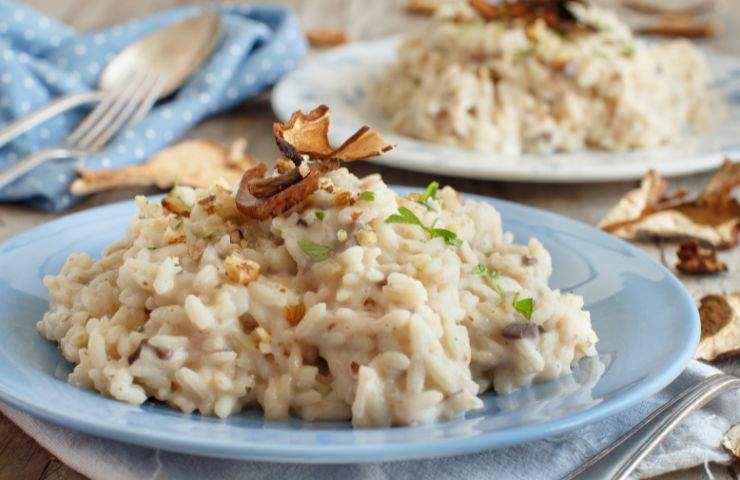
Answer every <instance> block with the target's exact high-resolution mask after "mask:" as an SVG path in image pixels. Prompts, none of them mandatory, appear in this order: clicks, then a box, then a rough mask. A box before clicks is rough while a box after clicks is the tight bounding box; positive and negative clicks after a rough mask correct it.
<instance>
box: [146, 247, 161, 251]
mask: <svg viewBox="0 0 740 480" xmlns="http://www.w3.org/2000/svg"><path fill="white" fill-rule="evenodd" d="M146 248H147V250H156V249H158V248H160V247H146Z"/></svg>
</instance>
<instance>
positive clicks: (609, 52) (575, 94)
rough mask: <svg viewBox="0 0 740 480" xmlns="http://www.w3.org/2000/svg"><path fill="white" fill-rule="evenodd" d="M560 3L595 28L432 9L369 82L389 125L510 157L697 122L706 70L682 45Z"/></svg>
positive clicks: (619, 141)
mask: <svg viewBox="0 0 740 480" xmlns="http://www.w3.org/2000/svg"><path fill="white" fill-rule="evenodd" d="M569 8H570V9H571V11H572V12H573V13H574V14H575V15H576V17H577V18H579V19H580V21H582V22H584V23H585V24H587V25H591V26H593V27H594V28H595V32H594V33H590V34H586V35H577V36H574V37H572V38H571V37H568V36H563V35H562V34H560V33H559V32H558V31H556V30H554V29H551V28H549V27H548V26H547V25H546V24H545V23H544V22H543V21H538V22H537V23H535V24H534V25H529V26H521V25H514V26H506V25H505V24H503V23H501V22H483V21H482V20H481V19H480V18H479V17H478V16H477V15H476V14H475V13H473V10H472V9H471V8H470V7H469V6H468V5H456V6H454V7H453V6H448V8H447V9H444V8H443V9H441V10H440V14H439V17H438V18H437V19H436V20H435V21H434V22H433V23H432V24H431V25H430V26H429V27H428V28H425V29H423V30H421V31H419V32H416V33H413V34H411V35H410V37H409V38H407V39H406V40H405V41H404V42H403V43H402V44H401V46H400V47H399V51H398V58H397V59H396V61H395V62H394V63H393V64H392V65H391V66H390V68H389V70H388V71H387V72H385V74H384V75H383V76H382V78H381V80H380V81H379V84H378V87H377V95H376V101H377V103H378V105H379V106H380V108H381V110H382V111H383V113H384V114H385V115H386V116H387V117H388V119H389V122H390V128H391V129H392V130H394V131H396V132H398V133H401V134H404V135H408V136H411V137H415V138H419V139H422V140H427V141H432V142H436V143H442V144H447V145H452V146H460V147H464V148H475V149H478V150H482V151H489V152H496V153H502V154H510V155H518V154H521V153H553V152H570V151H575V150H582V149H584V148H592V149H598V150H609V151H622V150H630V149H638V148H649V147H655V146H658V145H662V144H665V143H667V142H669V141H671V140H673V139H675V138H676V137H677V136H678V135H680V134H681V133H682V132H684V131H686V130H690V128H688V126H689V125H690V126H691V127H692V128H693V129H695V130H700V129H702V128H705V127H706V125H707V123H708V120H707V117H708V115H709V112H710V111H712V107H711V106H710V104H711V103H713V102H712V101H710V100H712V99H711V95H710V92H709V90H708V87H707V84H708V80H709V70H708V66H707V64H706V61H705V59H704V58H703V55H702V54H701V52H699V50H697V49H696V48H695V47H694V46H693V45H692V44H691V43H689V42H688V41H685V40H679V41H670V42H661V43H651V44H648V43H646V42H644V41H642V40H639V39H637V38H635V37H634V36H633V34H632V32H631V31H630V29H629V27H628V26H627V25H625V24H624V23H622V22H621V21H620V20H619V19H618V18H617V17H616V16H615V15H614V14H613V13H612V12H610V11H607V10H603V9H599V8H598V7H586V6H584V5H580V4H575V3H571V4H569ZM714 103H716V102H714ZM714 112H715V113H716V109H715V110H714Z"/></svg>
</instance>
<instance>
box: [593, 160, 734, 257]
mask: <svg viewBox="0 0 740 480" xmlns="http://www.w3.org/2000/svg"><path fill="white" fill-rule="evenodd" d="M738 184H740V163H732V162H730V161H725V163H724V164H723V165H722V168H721V169H720V171H719V172H718V173H717V175H715V177H714V178H713V179H712V181H711V182H710V183H709V185H708V186H707V188H706V189H705V191H704V192H703V193H702V194H700V195H699V196H698V197H697V198H695V199H693V200H687V199H685V197H686V194H685V192H683V191H678V192H676V193H675V194H673V195H669V196H664V194H663V192H664V191H665V190H666V188H667V183H666V182H665V180H663V179H662V178H661V177H660V175H659V174H657V173H656V172H654V171H650V172H648V173H647V174H646V175H645V177H644V178H643V180H642V184H641V185H640V188H638V189H636V190H633V191H631V192H628V193H627V194H626V195H625V196H624V197H623V198H622V200H620V201H619V203H618V204H617V205H616V206H615V207H614V208H613V209H612V210H611V211H610V212H609V213H608V214H607V215H606V217H604V219H603V220H602V221H601V222H600V223H599V227H600V228H602V229H603V230H605V231H607V232H611V233H613V234H614V235H617V236H619V237H622V238H625V239H628V240H634V239H638V238H650V237H652V238H666V239H668V238H672V239H673V238H684V239H685V238H689V239H695V240H698V241H700V242H702V243H705V244H709V245H713V246H714V247H716V248H720V249H722V248H730V247H732V246H734V245H736V244H737V241H738V234H739V233H740V204H739V203H738V201H737V200H735V198H733V196H732V190H733V189H734V188H735V187H736V186H737V185H738Z"/></svg>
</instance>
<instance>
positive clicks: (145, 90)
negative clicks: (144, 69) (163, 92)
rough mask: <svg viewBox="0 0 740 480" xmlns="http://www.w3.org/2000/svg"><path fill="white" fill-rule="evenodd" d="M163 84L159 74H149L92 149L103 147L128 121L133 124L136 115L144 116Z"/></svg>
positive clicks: (93, 144)
mask: <svg viewBox="0 0 740 480" xmlns="http://www.w3.org/2000/svg"><path fill="white" fill-rule="evenodd" d="M161 85H162V82H161V80H160V77H159V76H158V75H154V76H149V77H148V78H147V81H146V82H144V84H143V85H142V86H141V88H140V89H139V91H138V92H137V94H136V95H135V96H134V98H133V99H132V101H131V102H129V103H128V104H127V105H126V108H124V109H123V110H122V111H121V112H120V114H119V115H118V116H117V117H116V118H115V119H113V120H112V121H111V122H110V124H109V125H108V127H107V128H106V129H105V130H103V131H101V132H100V135H99V136H98V138H97V139H95V140H94V142H92V144H91V145H90V150H92V151H93V152H95V151H98V150H99V149H101V148H102V147H103V146H105V145H106V144H107V143H108V140H110V139H111V138H112V137H113V136H114V135H116V134H117V133H118V132H119V131H120V130H122V127H123V126H124V125H126V123H127V122H128V124H131V121H132V120H134V119H135V118H136V116H140V117H141V118H143V116H144V115H146V113H147V112H148V111H149V109H150V108H151V106H152V104H153V103H154V100H155V99H156V98H157V96H158V95H159V90H160V89H161Z"/></svg>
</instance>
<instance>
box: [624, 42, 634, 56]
mask: <svg viewBox="0 0 740 480" xmlns="http://www.w3.org/2000/svg"><path fill="white" fill-rule="evenodd" d="M634 54H635V47H633V46H632V45H627V46H626V47H624V48H623V49H622V55H624V56H625V57H631V56H632V55H634Z"/></svg>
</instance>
